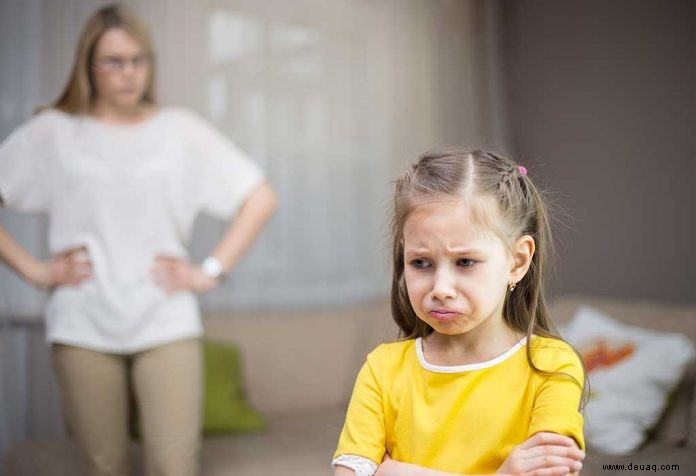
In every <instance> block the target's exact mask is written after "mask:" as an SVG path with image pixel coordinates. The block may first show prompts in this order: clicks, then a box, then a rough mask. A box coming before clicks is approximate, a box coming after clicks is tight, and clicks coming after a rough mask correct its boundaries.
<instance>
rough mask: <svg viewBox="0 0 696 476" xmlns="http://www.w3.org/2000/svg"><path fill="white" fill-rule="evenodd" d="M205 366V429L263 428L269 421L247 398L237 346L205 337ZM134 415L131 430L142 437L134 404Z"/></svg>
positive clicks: (240, 430)
mask: <svg viewBox="0 0 696 476" xmlns="http://www.w3.org/2000/svg"><path fill="white" fill-rule="evenodd" d="M203 366H204V376H205V381H204V387H203V388H204V395H203V433H204V434H207V435H215V434H222V433H245V432H257V431H261V430H264V429H265V428H266V422H265V421H264V419H263V417H262V416H261V415H260V414H259V413H258V412H257V411H256V410H254V409H253V408H251V406H249V404H248V403H247V402H246V400H245V398H244V389H243V388H242V370H241V363H240V357H239V350H238V349H237V347H236V346H235V345H234V344H230V343H222V342H214V341H209V340H205V339H204V340H203ZM134 407H135V406H134ZM131 416H132V420H131V433H132V435H133V437H134V438H136V439H139V438H140V433H141V432H140V419H139V417H138V411H137V408H133V412H132V414H131Z"/></svg>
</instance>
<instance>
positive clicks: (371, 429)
mask: <svg viewBox="0 0 696 476" xmlns="http://www.w3.org/2000/svg"><path fill="white" fill-rule="evenodd" d="M375 354H377V351H376V352H373V353H372V354H371V355H370V356H368V360H367V362H365V364H364V365H363V367H362V369H360V373H359V374H358V378H357V380H356V382H355V387H354V388H353V395H352V396H351V399H350V404H349V405H348V411H347V413H346V421H345V424H344V425H343V430H342V431H341V436H340V438H339V441H338V448H337V449H336V452H335V453H334V456H333V457H334V461H336V459H337V458H339V457H341V456H345V455H352V456H358V457H362V458H366V459H368V460H371V461H372V462H374V463H375V464H376V465H379V464H380V463H381V462H382V458H383V457H384V453H385V451H386V432H385V425H384V407H383V394H382V385H381V384H382V382H381V381H380V379H379V377H378V375H377V372H376V371H375V369H376V368H378V367H379V365H378V364H379V362H378V358H377V357H376V355H375ZM375 469H376V467H375Z"/></svg>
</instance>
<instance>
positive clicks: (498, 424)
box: [334, 336, 585, 474]
mask: <svg viewBox="0 0 696 476" xmlns="http://www.w3.org/2000/svg"><path fill="white" fill-rule="evenodd" d="M525 340H526V339H523V340H522V341H520V342H519V343H518V344H517V345H515V346H514V347H513V348H511V349H510V350H508V351H507V352H505V353H504V354H503V355H501V356H499V357H497V358H495V359H493V360H490V361H487V362H482V363H477V364H469V365H461V366H436V365H432V364H430V363H428V362H426V360H425V358H424V357H423V352H422V346H421V341H420V339H415V340H414V339H410V340H405V341H400V342H393V343H389V344H382V345H380V346H379V347H377V349H375V350H374V351H372V353H370V355H368V357H367V362H366V363H365V364H364V365H363V367H362V369H361V370H360V373H359V374H358V378H357V381H356V383H355V388H354V390H353V396H352V397H351V401H350V405H349V407H348V412H347V414H346V421H345V425H344V427H343V431H342V432H341V437H340V439H339V443H338V448H337V450H336V452H335V454H334V458H336V457H338V456H340V455H344V454H350V455H359V456H363V457H365V458H368V459H371V460H372V461H374V462H376V463H378V464H379V463H381V461H382V459H383V457H384V453H385V452H386V453H388V454H389V455H390V456H391V457H392V458H393V459H396V460H398V461H402V462H406V463H412V464H416V465H419V466H425V467H428V468H432V469H438V470H441V471H449V472H454V473H468V474H472V473H473V474H482V473H494V472H495V471H496V470H497V469H498V467H499V466H500V465H501V464H502V463H503V461H504V460H505V458H506V457H507V456H508V455H509V453H510V451H511V450H512V449H513V447H514V446H517V445H519V444H521V443H523V442H524V441H525V440H527V439H528V438H529V437H530V436H532V435H533V434H535V433H538V432H540V431H548V432H554V433H559V434H562V435H567V436H570V437H572V438H574V439H575V441H576V442H577V443H578V445H579V446H580V448H582V449H584V447H585V442H584V438H583V433H582V427H583V418H582V415H581V414H580V412H579V411H578V407H579V404H580V398H581V394H582V388H581V385H582V383H583V379H584V375H583V370H582V365H581V364H580V360H579V359H578V357H577V355H576V354H575V352H574V351H573V349H572V348H571V347H570V346H569V345H568V344H566V343H565V342H563V341H560V340H557V339H549V338H544V337H540V336H534V337H533V339H532V343H531V346H530V350H531V354H532V361H533V362H534V364H535V365H536V366H537V367H538V368H540V369H542V370H546V371H549V372H563V373H565V374H569V375H571V376H572V377H573V378H574V379H575V381H574V380H573V379H571V378H569V377H567V376H565V375H560V374H556V375H552V376H549V375H544V374H541V373H538V372H535V371H534V370H533V369H532V368H531V367H530V366H529V364H528V362H527V356H526V351H525V346H526V342H525Z"/></svg>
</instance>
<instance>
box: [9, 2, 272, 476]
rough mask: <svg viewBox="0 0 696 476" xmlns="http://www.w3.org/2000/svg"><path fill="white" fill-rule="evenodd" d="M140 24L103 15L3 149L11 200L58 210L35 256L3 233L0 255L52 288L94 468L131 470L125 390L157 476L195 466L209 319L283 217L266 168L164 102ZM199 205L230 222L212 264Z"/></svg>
mask: <svg viewBox="0 0 696 476" xmlns="http://www.w3.org/2000/svg"><path fill="white" fill-rule="evenodd" d="M154 61H155V56H154V53H153V49H152V44H151V41H150V39H149V36H148V34H147V31H146V29H145V28H144V26H143V24H142V23H141V21H140V20H139V19H138V18H137V17H136V16H135V15H134V14H133V13H131V12H129V11H127V10H126V9H124V8H123V7H121V6H108V7H105V8H102V9H100V10H99V11H97V12H96V13H95V14H94V15H93V16H92V17H91V18H90V19H89V20H88V22H87V24H86V26H85V28H84V30H83V32H82V34H81V36H80V39H79V42H78V45H77V52H76V58H75V63H74V66H73V69H72V73H71V75H70V79H69V81H68V84H67V86H66V87H65V90H64V91H63V93H62V94H61V96H60V97H59V99H58V100H57V101H56V102H55V103H54V104H53V105H51V106H50V107H48V108H45V109H44V110H43V111H41V112H40V113H38V114H37V115H35V116H34V117H33V118H32V119H30V120H29V121H28V122H27V123H25V124H23V125H22V126H20V127H19V128H17V129H16V130H15V131H14V132H13V133H12V134H10V136H9V137H8V138H7V139H6V140H5V141H4V143H2V145H1V146H0V197H1V199H2V205H3V206H5V207H8V208H9V209H12V210H16V211H20V212H35V211H42V212H46V213H48V215H49V217H50V228H49V247H50V251H51V253H52V254H53V257H52V258H51V259H50V260H48V261H39V260H37V259H36V258H34V257H33V256H31V255H30V254H29V253H28V252H27V251H26V250H25V249H24V248H22V246H21V245H20V244H18V243H17V242H16V241H15V240H14V239H13V238H12V237H11V236H10V235H9V234H8V233H7V232H6V230H5V229H4V228H2V227H1V226H0V257H1V258H2V259H3V260H4V261H5V262H6V263H7V264H8V265H9V266H10V267H11V268H12V269H13V270H14V271H16V272H17V273H18V274H19V275H20V276H21V277H22V278H24V279H25V280H26V281H28V282H29V283H31V284H33V285H35V286H37V287H40V288H43V289H47V290H49V291H50V297H49V299H48V303H47V306H46V312H45V314H46V325H47V326H46V327H47V340H48V342H49V343H50V344H51V346H52V355H53V361H54V367H55V370H56V374H57V377H58V382H59V386H60V389H61V394H62V399H63V404H64V409H65V414H66V420H67V423H68V426H69V428H70V431H71V433H72V434H73V435H74V437H75V438H76V439H77V441H78V443H79V444H80V445H81V446H82V447H83V448H84V450H85V451H86V454H87V456H88V458H89V464H90V472H91V474H92V475H127V474H130V471H131V469H130V459H129V455H128V439H129V437H128V415H129V408H128V402H129V395H130V394H131V393H132V394H133V396H134V397H135V401H136V402H137V405H138V407H139V414H140V415H141V427H142V433H143V441H144V450H145V461H146V467H147V472H148V474H157V475H194V474H197V472H198V459H199V451H200V432H201V430H200V428H201V401H202V395H201V393H202V354H201V348H200V340H199V339H200V337H201V335H202V326H201V322H200V312H199V309H198V304H197V300H196V298H195V294H196V293H203V292H207V291H210V290H211V289H213V288H215V287H216V286H217V285H218V283H219V282H220V279H221V277H222V276H223V275H224V274H225V273H227V272H229V271H230V270H231V269H232V268H233V267H234V266H235V265H236V263H237V262H238V260H239V259H240V257H241V256H242V254H243V253H244V251H245V250H246V249H247V247H248V246H249V245H250V244H251V243H252V242H253V241H254V239H255V238H256V236H257V235H258V233H259V231H260V230H261V228H262V227H263V225H264V224H265V223H266V221H267V220H268V219H269V217H270V216H271V215H272V213H273V211H274V210H275V207H276V196H275V193H274V192H273V190H272V188H271V186H270V185H269V184H268V182H267V181H266V180H265V179H264V174H263V172H262V171H261V170H260V169H259V167H258V166H256V165H255V164H254V162H252V161H251V160H250V159H249V158H248V157H247V156H246V155H245V154H244V153H243V152H241V151H240V150H239V149H238V148H237V147H236V146H235V145H234V144H232V143H231V142H230V141H229V140H228V139H227V138H225V137H224V136H223V135H221V134H220V133H219V132H218V131H217V130H215V129H214V128H212V127H211V126H210V125H209V124H207V123H206V122H205V121H203V120H202V119H200V118H199V117H197V116H196V115H194V114H193V113H191V112H189V111H186V110H183V109H178V108H160V107H158V106H157V103H156V101H155V68H154ZM199 211H204V212H207V213H210V214H212V215H214V216H216V217H218V218H224V219H229V218H230V217H231V216H233V215H235V214H236V219H235V220H234V222H233V223H232V224H231V225H230V227H229V229H228V230H227V231H226V233H225V235H224V236H223V237H222V239H221V241H220V242H219V243H218V244H217V246H216V247H215V248H214V249H213V250H212V252H211V253H210V256H209V257H208V258H206V259H205V260H204V261H203V262H202V263H201V265H198V264H194V263H191V262H189V261H188V260H187V252H186V244H187V241H188V239H189V237H190V235H191V231H192V226H193V221H194V218H195V216H196V214H197V213H198V212H199Z"/></svg>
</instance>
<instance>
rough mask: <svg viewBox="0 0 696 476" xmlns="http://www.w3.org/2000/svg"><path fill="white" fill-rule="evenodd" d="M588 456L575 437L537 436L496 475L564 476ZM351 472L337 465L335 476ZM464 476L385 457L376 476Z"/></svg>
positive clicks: (516, 449) (578, 467)
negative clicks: (578, 445) (579, 446)
mask: <svg viewBox="0 0 696 476" xmlns="http://www.w3.org/2000/svg"><path fill="white" fill-rule="evenodd" d="M584 457H585V454H584V452H582V451H581V450H580V449H579V448H578V447H577V445H576V443H575V441H574V440H573V439H572V438H568V437H567V436H562V435H559V434H556V433H537V434H536V435H534V436H532V437H531V438H529V439H528V440H527V441H525V442H524V443H522V444H521V445H519V446H517V447H515V449H513V450H512V452H510V455H509V456H508V457H507V458H506V459H505V461H504V462H503V464H502V465H501V466H500V468H498V471H497V472H496V474H507V475H523V476H564V475H567V474H569V473H570V472H571V471H576V472H575V473H572V474H578V473H577V471H579V469H580V468H581V467H582V464H581V463H580V462H581V461H582V459H583V458H584ZM354 475H355V473H354V472H353V470H352V469H350V468H347V467H345V466H336V470H335V471H334V476H354ZM455 475H457V476H463V475H460V474H458V473H448V472H445V471H438V470H435V469H430V468H424V467H422V466H418V465H414V464H409V463H403V462H400V461H396V460H393V459H391V458H389V456H388V455H385V457H384V461H382V464H380V465H379V468H378V469H377V472H376V473H375V476H455Z"/></svg>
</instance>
